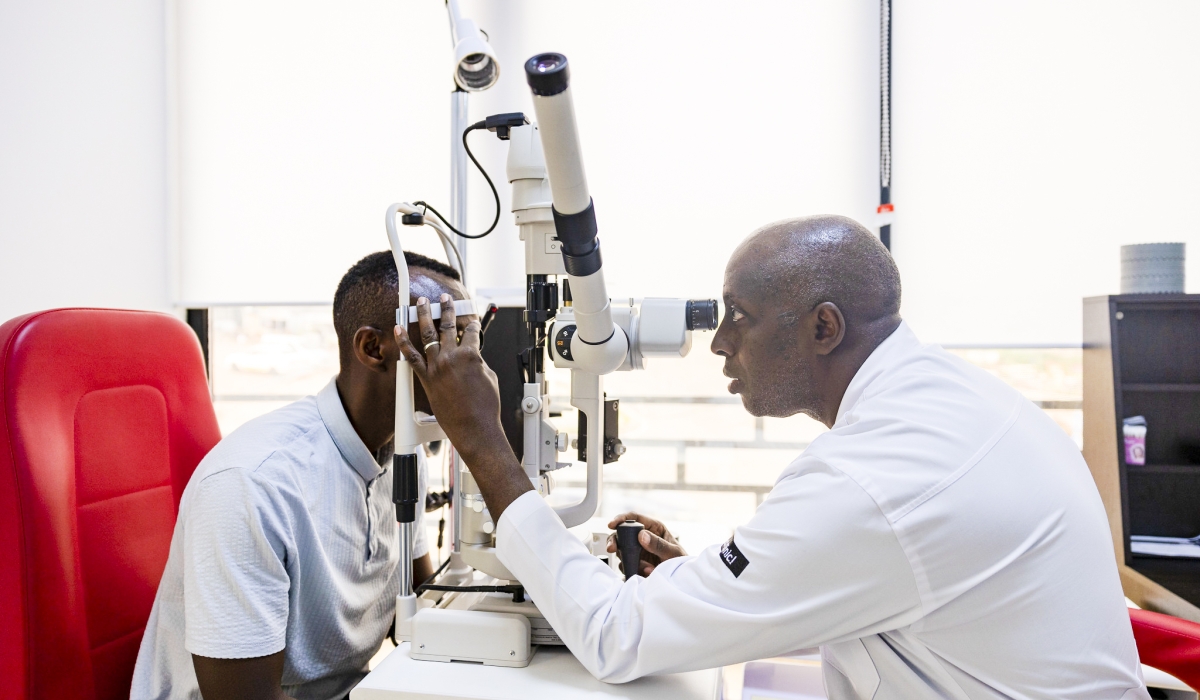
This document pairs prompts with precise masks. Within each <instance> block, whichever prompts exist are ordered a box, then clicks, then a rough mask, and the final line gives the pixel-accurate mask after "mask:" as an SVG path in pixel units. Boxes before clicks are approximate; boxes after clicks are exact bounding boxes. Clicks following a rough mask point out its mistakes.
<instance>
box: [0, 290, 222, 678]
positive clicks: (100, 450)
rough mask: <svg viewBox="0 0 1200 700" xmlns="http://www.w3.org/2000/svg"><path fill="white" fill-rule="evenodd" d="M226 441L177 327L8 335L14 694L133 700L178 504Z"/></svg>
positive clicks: (30, 322)
mask: <svg viewBox="0 0 1200 700" xmlns="http://www.w3.org/2000/svg"><path fill="white" fill-rule="evenodd" d="M219 439H220V432H219V431H218V429H217V422H216V416H215V415H214V414H213V408H212V402H211V400H210V398H209V392H208V384H207V382H206V380H205V375H204V365H203V359H202V357H201V353H200V346H199V343H198V342H197V340H196V336H195V334H193V333H192V331H191V329H190V328H188V327H187V326H186V325H185V324H184V323H182V322H181V321H179V320H178V319H176V318H174V317H173V316H168V315H166V314H158V313H149V312H142V311H112V310H102V309H58V310H54V311H45V312H41V313H36V314H30V315H27V316H21V317H19V318H15V319H13V320H11V321H9V322H8V323H5V324H4V325H3V326H0V678H3V679H4V681H3V683H4V690H5V697H13V698H21V699H22V700H51V699H53V700H74V699H76V698H86V699H88V700H110V699H116V698H128V697H129V684H130V679H131V678H132V676H133V664H134V661H135V660H136V658H137V651H138V645H139V644H140V642H141V638H142V632H143V630H144V629H145V625H146V619H147V617H148V616H149V614H150V607H151V605H152V603H153V602H154V594H155V591H156V590H157V588H158V581H159V578H161V576H162V571H163V567H164V566H165V565H166V561H167V552H168V550H169V548H170V544H171V533H172V530H173V529H174V526H175V515H176V513H177V511H178V508H179V498H180V496H181V495H182V494H183V488H184V486H186V485H187V481H188V479H189V478H190V477H191V475H192V471H193V470H194V469H195V468H196V465H197V464H198V463H199V462H200V459H201V458H202V457H203V456H204V455H205V454H206V453H207V452H208V450H210V449H211V448H212V446H213V445H215V444H216V443H217V441H218V440H219Z"/></svg>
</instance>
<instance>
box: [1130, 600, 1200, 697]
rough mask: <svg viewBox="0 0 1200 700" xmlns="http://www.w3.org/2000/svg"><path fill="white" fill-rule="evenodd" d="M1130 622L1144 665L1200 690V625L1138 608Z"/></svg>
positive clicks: (1133, 610)
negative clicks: (1164, 672)
mask: <svg viewBox="0 0 1200 700" xmlns="http://www.w3.org/2000/svg"><path fill="white" fill-rule="evenodd" d="M1129 619H1130V621H1131V622H1132V623H1133V638H1134V639H1135V640H1136V641H1137V648H1138V656H1140V657H1141V658H1142V663H1144V664H1146V665H1147V666H1153V667H1154V668H1157V669H1158V670H1160V671H1166V672H1167V673H1169V674H1171V675H1172V676H1175V677H1176V678H1178V679H1179V680H1181V681H1183V682H1184V683H1187V684H1188V685H1190V686H1191V687H1192V688H1197V689H1200V624H1197V623H1195V622H1191V621H1189V620H1181V619H1179V618H1178V617H1171V616H1170V615H1163V614H1162V613H1156V612H1150V611H1149V610H1136V609H1134V608H1130V609H1129Z"/></svg>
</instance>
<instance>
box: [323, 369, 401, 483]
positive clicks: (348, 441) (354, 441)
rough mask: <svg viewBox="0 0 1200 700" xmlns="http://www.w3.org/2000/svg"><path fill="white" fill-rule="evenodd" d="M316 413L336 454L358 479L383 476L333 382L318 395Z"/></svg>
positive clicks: (333, 380) (334, 381) (368, 479)
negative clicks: (333, 445)
mask: <svg viewBox="0 0 1200 700" xmlns="http://www.w3.org/2000/svg"><path fill="white" fill-rule="evenodd" d="M317 411H318V412H320V414H321V421H322V422H324V423H325V428H326V429H327V430H328V431H329V436H330V437H332V438H333V444H335V445H337V448H338V452H340V453H342V459H344V460H346V462H347V463H348V464H349V465H350V466H352V467H354V471H356V472H358V475H359V476H361V477H362V478H363V479H364V480H365V481H371V480H373V479H375V478H376V477H378V476H379V475H380V474H382V473H383V471H384V470H383V468H382V467H380V466H379V464H378V463H377V462H376V461H375V457H374V455H372V454H371V450H369V449H367V446H366V445H365V444H364V443H363V441H362V438H360V437H359V436H358V432H357V431H355V430H354V426H353V425H351V423H350V418H349V416H347V415H346V408H345V407H344V406H343V405H342V397H341V395H340V394H338V389H337V379H336V378H334V379H331V380H329V383H328V384H326V385H325V388H324V389H321V391H319V392H317Z"/></svg>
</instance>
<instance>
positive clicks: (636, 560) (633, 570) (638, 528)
mask: <svg viewBox="0 0 1200 700" xmlns="http://www.w3.org/2000/svg"><path fill="white" fill-rule="evenodd" d="M644 529H646V528H645V526H643V525H642V524H641V523H639V522H638V521H636V520H626V521H625V522H623V523H621V524H620V525H618V526H617V551H618V552H620V553H621V570H622V571H623V572H624V573H625V579H626V580H628V579H629V577H630V576H641V573H640V572H639V570H640V569H641V568H642V543H641V542H638V535H640V534H641V532H642V530H644Z"/></svg>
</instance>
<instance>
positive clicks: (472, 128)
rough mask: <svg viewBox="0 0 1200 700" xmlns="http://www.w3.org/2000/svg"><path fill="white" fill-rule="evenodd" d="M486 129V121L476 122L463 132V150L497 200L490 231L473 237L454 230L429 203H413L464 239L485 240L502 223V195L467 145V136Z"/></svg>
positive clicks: (447, 220)
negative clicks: (423, 208)
mask: <svg viewBox="0 0 1200 700" xmlns="http://www.w3.org/2000/svg"><path fill="white" fill-rule="evenodd" d="M485 128H487V122H486V121H483V122H475V123H474V124H472V125H471V126H468V127H467V130H466V131H464V132H463V135H462V142H463V149H464V150H466V152H467V157H468V158H470V159H471V162H472V163H474V164H475V167H476V168H478V169H479V174H480V175H483V179H484V180H487V184H488V187H490V188H492V197H493V198H494V199H495V200H496V218H494V219H492V225H491V226H488V230H486V231H484V232H483V233H478V234H475V235H474V236H472V235H470V234H468V233H464V232H462V231H459V230H458V229H456V228H454V225H453V224H451V223H450V221H449V219H447V218H446V217H444V216H442V213H441V212H440V211H438V210H437V209H434V208H433V207H432V206H430V205H429V204H428V203H427V202H422V201H416V202H413V204H415V205H417V206H420V207H425V208H426V209H428V210H429V211H431V212H433V213H434V214H437V217H438V218H439V219H441V220H442V222H443V223H444V224H446V228H448V229H450V230H451V231H453V232H454V233H456V234H458V235H459V236H462V237H463V238H468V239H471V240H475V239H478V238H483V237H484V236H486V235H488V234H489V233H491V232H492V231H495V230H496V224H498V223H500V193H499V192H497V191H496V185H495V183H493V182H492V178H490V177H488V174H487V171H486V170H484V169H483V166H482V165H480V164H479V161H478V160H475V154H474V153H471V147H470V146H469V145H467V134H469V133H471V132H472V131H475V130H477V129H485Z"/></svg>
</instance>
